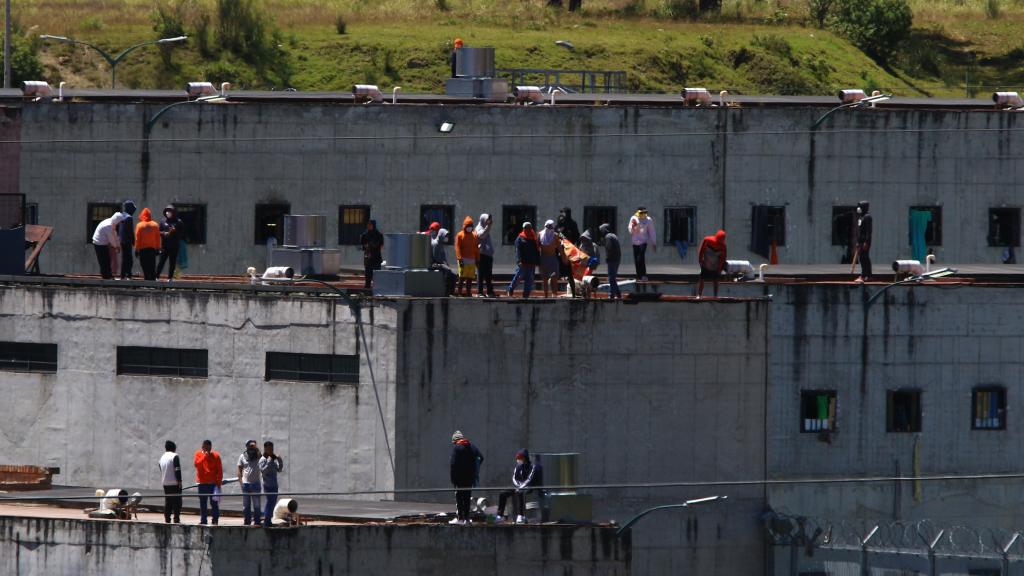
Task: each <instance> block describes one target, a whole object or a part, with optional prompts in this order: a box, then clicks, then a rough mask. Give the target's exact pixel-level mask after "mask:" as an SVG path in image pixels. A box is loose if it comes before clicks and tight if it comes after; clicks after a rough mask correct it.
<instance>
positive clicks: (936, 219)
mask: <svg viewBox="0 0 1024 576" xmlns="http://www.w3.org/2000/svg"><path fill="white" fill-rule="evenodd" d="M920 226H924V244H925V246H942V206H911V207H910V241H909V242H908V243H909V244H910V245H911V246H912V245H913V244H914V233H915V231H916V230H917V228H918V227H920Z"/></svg>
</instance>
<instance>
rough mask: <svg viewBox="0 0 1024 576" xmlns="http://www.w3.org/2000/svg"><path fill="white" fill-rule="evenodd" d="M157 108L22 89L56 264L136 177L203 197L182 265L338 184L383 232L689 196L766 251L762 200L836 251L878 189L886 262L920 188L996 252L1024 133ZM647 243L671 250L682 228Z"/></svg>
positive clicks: (913, 115)
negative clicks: (150, 121)
mask: <svg viewBox="0 0 1024 576" xmlns="http://www.w3.org/2000/svg"><path fill="white" fill-rule="evenodd" d="M158 108H159V106H157V105H139V104H113V103H103V104H98V103H71V102H68V103H64V104H59V105H58V104H51V103H37V104H33V103H26V104H25V106H24V108H22V109H21V123H20V138H21V139H22V141H23V144H22V145H21V147H20V148H21V153H20V176H19V178H20V180H19V182H20V189H21V190H22V191H23V192H25V193H26V194H28V196H29V201H34V202H39V205H40V223H43V224H54V225H57V226H58V231H57V233H56V235H55V237H54V239H53V241H52V244H51V245H50V248H48V249H47V253H46V254H45V255H44V260H43V265H44V267H45V269H47V270H50V271H58V272H83V271H94V269H95V263H94V262H93V260H94V257H93V255H92V253H91V252H90V249H89V247H88V246H87V244H86V237H87V235H86V230H85V228H86V205H87V203H88V202H100V201H108V202H120V201H121V200H123V199H124V198H126V197H131V198H133V199H135V200H136V202H137V203H138V204H140V205H141V206H149V207H152V208H154V209H155V210H156V211H159V210H160V209H161V208H162V207H163V206H164V205H165V204H167V203H168V202H171V201H175V202H200V203H206V204H207V213H208V219H209V224H208V231H207V232H208V242H207V244H206V245H204V246H194V247H192V249H191V250H190V253H189V256H190V263H191V265H192V267H191V268H190V272H191V273H212V274H227V273H231V274H235V273H241V271H243V270H245V268H246V267H247V266H248V265H250V264H252V265H257V266H259V265H261V263H263V262H264V260H265V257H264V251H263V249H262V248H260V247H258V246H255V245H254V235H255V233H254V211H255V205H256V204H257V203H270V202H288V203H290V204H291V210H292V213H318V214H326V215H328V223H329V224H328V233H327V237H328V240H329V243H330V244H331V245H333V244H334V243H335V242H336V240H337V214H338V206H339V205H341V204H369V205H371V206H372V217H374V218H376V219H377V220H378V222H379V224H380V227H381V229H383V230H384V231H386V232H388V231H412V230H415V229H417V227H418V226H419V222H418V219H419V206H420V205H421V204H453V205H455V218H456V221H457V222H461V218H462V217H463V216H464V215H467V214H469V215H472V216H474V217H476V216H477V215H479V214H480V213H481V212H490V213H493V214H496V215H498V216H499V219H500V214H501V211H502V209H501V207H502V206H503V205H516V204H529V205H535V206H537V211H538V216H537V218H538V220H540V221H543V220H546V219H548V218H555V216H556V215H557V211H558V209H559V208H561V207H562V206H566V205H567V206H570V207H572V208H573V209H574V211H575V215H576V218H577V220H579V221H581V222H582V218H583V207H584V206H585V205H611V206H616V207H617V208H618V218H617V220H618V221H617V222H616V224H617V228H618V229H619V230H620V231H622V230H624V229H625V226H626V222H627V219H628V217H629V215H630V214H631V213H632V212H633V210H635V208H636V206H637V205H639V204H643V205H646V206H647V207H648V208H649V209H650V210H651V213H652V215H653V216H654V217H655V219H656V221H657V223H658V226H659V228H661V227H663V226H664V222H663V208H664V207H667V206H695V207H696V208H697V217H696V218H697V221H696V227H697V230H698V233H697V239H698V241H699V238H700V237H701V236H702V235H703V234H709V233H712V232H714V231H715V230H716V229H717V228H719V227H720V226H723V225H724V226H725V228H726V229H727V230H728V231H729V232H730V234H731V239H730V255H731V256H734V257H739V258H752V259H754V260H756V261H759V260H762V258H760V257H754V256H752V255H751V254H750V253H749V251H748V250H747V246H748V245H749V242H750V218H751V205H753V204H771V205H784V206H786V214H787V226H786V235H787V238H786V244H785V246H783V247H781V248H780V250H779V257H780V261H781V262H783V263H835V262H839V260H840V256H841V254H842V253H843V252H844V248H842V247H835V246H831V227H832V207H833V206H834V205H852V204H855V203H856V202H857V201H858V200H862V199H864V200H870V201H871V202H872V205H873V212H874V213H875V242H874V249H873V253H874V257H875V259H876V261H878V262H884V261H886V260H891V259H894V258H896V257H906V256H907V255H908V254H909V247H908V224H907V217H908V208H909V207H910V206H912V205H941V206H942V207H943V210H944V213H943V244H942V246H937V247H935V251H936V254H937V255H938V258H939V261H945V262H998V261H1000V257H1001V254H1002V249H1001V248H992V247H989V246H988V245H987V239H986V237H987V231H988V208H989V207H995V206H1003V205H1006V206H1020V205H1021V204H1024V200H1022V198H1024V195H1022V192H1024V190H1022V188H1021V186H1022V184H1021V183H1022V182H1024V179H1022V178H1021V175H1022V173H1021V170H1022V168H1020V166H1021V165H1024V164H1022V163H1021V162H1020V161H1019V160H1020V156H1021V151H1020V150H1021V142H1020V139H1021V138H1022V136H1021V135H1020V134H1019V133H1018V132H1012V131H1000V129H1004V128H1005V129H1013V128H1014V127H1015V126H1016V120H1015V119H1016V118H1017V116H1016V115H1014V114H1008V113H1003V112H995V111H975V112H967V111H949V110H927V109H917V110H857V111H847V112H843V113H836V114H834V115H832V116H831V117H830V119H829V120H827V121H826V122H825V123H824V124H823V125H822V126H821V128H820V129H819V130H818V131H817V132H815V133H814V134H813V136H812V134H811V133H810V132H809V131H808V128H809V126H810V125H811V124H812V123H813V122H814V121H815V119H816V118H817V117H818V116H819V115H821V114H822V113H823V112H824V110H822V109H816V108H810V107H792V108H751V109H738V108H730V109H682V108H645V107H641V106H601V107H564V108H556V109H552V108H550V107H531V108H524V107H504V106H435V105H398V106H346V105H321V104H316V105H313V104H310V105H290V104H255V103H247V104H235V105H219V106H214V105H208V106H184V107H178V108H175V109H173V110H171V111H169V112H168V113H167V114H165V115H164V116H163V117H162V118H161V120H160V121H159V122H158V123H157V124H156V126H155V127H154V129H153V132H152V140H151V141H150V142H149V144H148V147H147V145H146V144H145V143H144V142H143V141H142V136H143V124H144V121H145V119H146V118H148V117H149V116H151V115H153V114H155V113H156V111H157V109H158ZM442 121H449V122H454V123H455V126H456V127H457V128H456V130H455V132H453V133H452V135H451V136H443V135H441V134H439V133H438V132H437V126H438V125H439V124H440V123H441V122H442ZM963 129H971V130H972V131H963ZM649 134H672V135H671V136H654V137H652V136H648V135H649ZM524 135H526V136H529V137H521V136H524ZM954 135H955V136H954ZM368 136H374V137H380V139H373V138H371V139H366V138H365V137H368ZM345 137H360V138H362V139H355V140H342V139H339V138H345ZM388 138H396V139H388ZM497 232H498V233H499V234H500V232H501V230H500V226H499V230H497ZM344 250H345V252H344V254H345V263H346V265H349V266H358V264H359V262H360V261H361V260H360V257H359V255H358V254H357V253H356V252H355V251H354V250H353V249H352V248H351V247H346V248H344ZM511 258H512V253H511V249H510V247H500V248H499V253H498V255H497V262H498V264H499V265H501V264H510V263H511ZM694 258H695V255H694V253H693V251H691V252H690V254H689V255H688V258H687V260H686V261H685V262H686V263H688V264H691V265H692V264H694V263H695V260H694ZM628 259H629V256H627V260H628ZM650 261H651V262H652V263H663V264H670V263H671V264H676V263H679V262H680V260H679V258H678V256H677V255H676V251H675V249H674V248H672V247H663V249H662V250H660V251H659V252H658V254H651V255H650ZM627 269H628V266H627Z"/></svg>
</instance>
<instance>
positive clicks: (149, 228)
mask: <svg viewBox="0 0 1024 576" xmlns="http://www.w3.org/2000/svg"><path fill="white" fill-rule="evenodd" d="M146 248H155V249H157V250H159V249H160V225H159V224H157V223H156V222H154V221H153V213H152V212H150V210H149V208H143V209H142V214H140V215H139V223H138V224H136V225H135V249H136V250H144V249H146Z"/></svg>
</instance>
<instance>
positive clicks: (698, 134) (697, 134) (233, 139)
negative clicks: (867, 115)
mask: <svg viewBox="0 0 1024 576" xmlns="http://www.w3.org/2000/svg"><path fill="white" fill-rule="evenodd" d="M965 132H980V133H986V132H998V133H1014V132H1024V128H1017V127H995V128H842V129H836V130H811V129H802V130H747V131H742V132H732V131H730V132H721V131H714V130H705V131H692V132H605V133H597V134H538V133H534V134H408V135H371V136H227V137H224V138H148V139H147V138H143V137H139V138H82V139H71V138H54V139H39V140H0V144H19V145H25V146H32V145H51V144H131V143H141V142H149V143H150V144H151V145H152V144H174V143H200V144H206V145H210V144H218V143H237V142H353V141H355V142H358V141H367V142H380V141H399V140H401V141H407V140H489V139H495V140H498V139H543V140H556V139H565V140H583V139H600V138H687V137H692V138H706V137H712V136H715V137H717V136H722V135H723V134H728V135H729V136H730V137H740V136H802V135H811V134H813V135H815V137H818V136H842V135H848V134H948V133H965ZM1014 158H1016V157H1014Z"/></svg>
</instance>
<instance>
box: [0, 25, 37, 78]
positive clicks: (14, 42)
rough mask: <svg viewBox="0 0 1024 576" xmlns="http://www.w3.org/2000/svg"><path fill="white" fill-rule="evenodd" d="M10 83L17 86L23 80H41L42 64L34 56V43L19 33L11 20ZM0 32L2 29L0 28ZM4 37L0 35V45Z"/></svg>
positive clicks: (1, 62) (2, 64)
mask: <svg viewBox="0 0 1024 576" xmlns="http://www.w3.org/2000/svg"><path fill="white" fill-rule="evenodd" d="M11 25H12V28H13V30H12V32H15V33H14V34H11V81H12V82H13V85H18V84H20V83H21V82H24V81H25V80H41V79H43V73H44V70H43V64H42V63H41V62H40V61H39V57H38V56H37V55H36V52H37V50H38V46H37V45H36V41H35V40H33V39H32V38H31V37H29V36H27V35H22V34H21V33H20V32H19V26H18V23H17V22H15V21H14V19H13V18H12V19H11ZM0 30H2V28H0ZM3 38H4V35H3V34H2V33H0V45H2V44H3ZM3 66H4V63H3V54H2V53H0V70H3Z"/></svg>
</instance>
